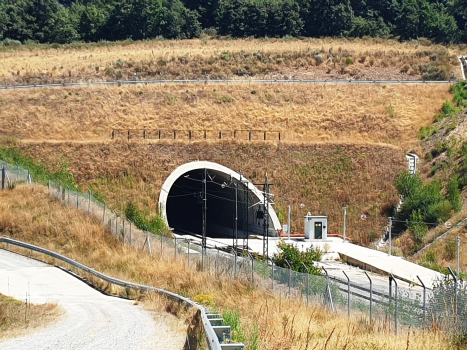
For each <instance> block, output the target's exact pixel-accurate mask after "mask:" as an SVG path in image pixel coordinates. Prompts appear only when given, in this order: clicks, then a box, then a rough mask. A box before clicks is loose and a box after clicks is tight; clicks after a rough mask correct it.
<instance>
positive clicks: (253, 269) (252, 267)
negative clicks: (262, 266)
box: [250, 254, 255, 286]
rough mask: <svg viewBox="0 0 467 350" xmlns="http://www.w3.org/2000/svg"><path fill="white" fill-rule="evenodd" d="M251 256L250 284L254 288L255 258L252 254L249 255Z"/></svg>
mask: <svg viewBox="0 0 467 350" xmlns="http://www.w3.org/2000/svg"><path fill="white" fill-rule="evenodd" d="M250 256H251V284H252V285H253V286H254V285H255V257H254V256H253V254H250Z"/></svg>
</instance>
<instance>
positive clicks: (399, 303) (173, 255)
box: [0, 161, 467, 336]
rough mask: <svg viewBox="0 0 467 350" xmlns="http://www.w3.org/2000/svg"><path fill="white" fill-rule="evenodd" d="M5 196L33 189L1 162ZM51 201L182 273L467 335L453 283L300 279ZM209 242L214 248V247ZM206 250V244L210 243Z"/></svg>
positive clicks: (62, 191) (268, 264)
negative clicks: (173, 263) (21, 187)
mask: <svg viewBox="0 0 467 350" xmlns="http://www.w3.org/2000/svg"><path fill="white" fill-rule="evenodd" d="M0 166H1V171H2V172H1V179H2V189H6V188H8V187H10V188H11V187H14V185H15V184H20V183H32V178H31V174H30V173H29V171H28V170H26V169H22V168H21V167H19V166H17V165H14V166H12V165H10V164H8V163H5V162H3V161H0ZM48 188H49V191H50V194H51V195H52V196H54V197H56V198H58V199H59V200H60V201H61V202H62V203H63V204H64V205H67V206H70V207H74V208H77V209H80V210H83V211H85V212H87V213H89V215H92V216H94V217H96V218H97V219H99V220H100V221H101V222H102V224H104V225H106V226H107V227H108V229H109V230H110V232H112V234H113V235H114V236H115V237H117V238H118V239H119V240H121V241H122V243H123V244H130V245H133V246H134V247H135V248H137V249H143V250H145V251H147V252H148V253H149V254H151V255H156V256H159V257H161V258H164V259H177V260H178V261H180V262H181V263H182V264H186V265H185V266H188V267H194V268H196V269H198V270H204V271H208V272H209V273H211V274H213V275H214V276H216V277H217V278H221V277H222V278H230V279H238V280H242V281H244V282H245V283H249V284H250V285H251V286H252V287H253V288H262V289H266V290H269V291H271V292H273V293H277V294H281V295H283V296H285V297H290V298H300V299H301V300H303V301H304V302H306V303H314V304H317V303H320V304H323V305H324V306H325V307H327V308H328V309H329V310H330V312H331V311H333V312H338V313H341V314H344V315H345V314H347V315H349V317H356V318H359V319H363V320H367V321H369V322H373V323H380V324H381V326H382V327H386V328H387V329H388V330H394V331H395V332H398V330H399V329H400V327H403V326H413V327H418V328H430V327H441V328H442V329H444V330H446V331H447V332H449V333H450V334H452V335H454V336H458V335H466V334H467V284H466V283H464V282H463V281H460V280H458V279H457V278H456V276H455V274H454V273H453V272H452V276H446V277H445V278H444V279H443V280H441V281H438V283H435V286H434V287H433V289H429V288H425V285H424V284H423V281H422V280H420V279H419V281H420V283H419V285H418V286H416V285H411V286H409V287H407V283H405V282H404V281H401V280H396V279H395V278H394V277H393V276H392V275H390V276H389V278H388V280H387V284H386V287H384V288H382V285H381V283H380V284H379V285H376V284H375V282H376V281H375V278H372V277H370V275H368V274H367V273H366V276H367V278H368V283H367V284H363V283H362V282H361V281H356V280H354V281H352V278H350V277H348V276H347V274H345V273H343V274H342V276H341V277H337V276H336V275H333V276H330V275H328V271H326V269H324V268H323V269H322V271H323V274H322V275H321V276H316V275H311V274H309V273H300V272H296V271H293V270H292V269H291V268H283V267H279V266H275V265H274V262H273V261H272V260H266V261H264V260H261V259H258V257H257V256H254V255H252V254H250V253H249V252H246V253H245V252H242V253H237V254H234V253H233V250H232V249H228V248H226V247H225V245H223V244H220V245H219V246H212V245H211V246H207V247H206V253H205V254H203V253H202V252H203V249H202V247H201V245H200V241H199V240H197V239H194V238H188V237H186V238H180V237H178V238H172V237H164V236H163V235H162V232H159V234H153V233H150V232H147V231H145V230H141V229H139V228H137V227H135V226H134V225H133V223H132V222H131V221H129V220H127V219H126V218H125V217H123V216H122V215H119V214H118V213H117V212H114V211H112V210H110V209H109V208H108V207H107V206H106V204H105V202H104V203H102V202H100V201H98V200H97V199H96V198H94V197H93V196H92V193H91V192H90V191H88V192H87V193H83V192H80V191H79V190H77V189H72V188H70V187H69V186H67V185H63V184H59V183H55V182H53V181H49V182H48ZM212 242H214V241H212ZM210 244H211V243H210Z"/></svg>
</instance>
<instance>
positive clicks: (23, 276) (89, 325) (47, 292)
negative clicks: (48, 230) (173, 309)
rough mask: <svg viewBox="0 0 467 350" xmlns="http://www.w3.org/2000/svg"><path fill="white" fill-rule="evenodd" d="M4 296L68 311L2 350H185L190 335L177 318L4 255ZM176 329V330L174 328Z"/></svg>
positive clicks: (0, 279) (0, 278)
mask: <svg viewBox="0 0 467 350" xmlns="http://www.w3.org/2000/svg"><path fill="white" fill-rule="evenodd" d="M0 293H2V294H5V295H10V296H12V297H14V298H16V299H20V300H25V298H26V293H30V299H31V302H32V303H38V304H39V303H45V302H57V303H58V304H59V305H61V307H62V308H63V309H64V310H65V311H66V314H65V315H64V317H63V318H62V319H61V320H60V321H59V322H58V323H56V324H54V325H51V326H49V327H48V328H44V329H42V330H39V331H36V332H35V333H33V334H29V335H27V336H23V337H19V338H15V339H9V340H6V341H3V342H0V349H8V350H27V349H34V350H42V349H44V350H45V349H70V350H74V349H89V350H97V349H99V350H105V349H109V350H110V349H145V350H146V349H170V350H172V349H182V348H183V344H184V340H185V334H184V333H183V332H180V331H177V330H176V329H175V330H173V327H172V326H173V325H175V324H176V321H175V320H174V317H173V316H171V315H169V314H164V313H160V314H158V313H152V312H148V311H145V310H143V309H142V308H141V307H140V306H137V305H134V303H133V301H129V300H124V299H120V298H116V297H110V296H105V295H103V294H101V293H100V292H98V291H96V290H95V289H93V288H91V287H90V286H88V285H86V284H85V283H83V282H82V281H80V280H78V279H77V278H75V277H73V276H71V275H70V274H68V273H66V272H64V271H62V270H60V269H58V268H55V267H51V266H49V265H46V264H42V263H40V262H37V261H35V260H32V259H28V258H26V257H23V256H20V255H17V254H14V253H11V252H8V251H5V250H0ZM175 328H176V327H175Z"/></svg>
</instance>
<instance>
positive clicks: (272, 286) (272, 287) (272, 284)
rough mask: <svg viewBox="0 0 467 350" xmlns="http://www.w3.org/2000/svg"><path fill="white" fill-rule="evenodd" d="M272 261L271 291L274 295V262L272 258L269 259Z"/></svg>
mask: <svg viewBox="0 0 467 350" xmlns="http://www.w3.org/2000/svg"><path fill="white" fill-rule="evenodd" d="M268 259H269V260H271V269H272V282H271V289H272V292H273V293H274V260H273V259H272V258H268Z"/></svg>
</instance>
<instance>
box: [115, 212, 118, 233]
mask: <svg viewBox="0 0 467 350" xmlns="http://www.w3.org/2000/svg"><path fill="white" fill-rule="evenodd" d="M117 236H118V214H117V211H115V237H117Z"/></svg>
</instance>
